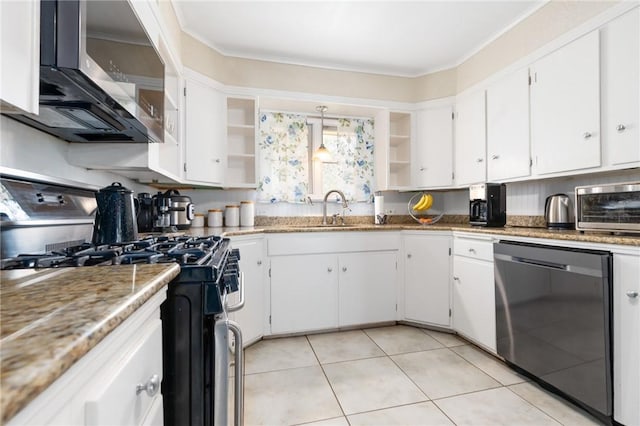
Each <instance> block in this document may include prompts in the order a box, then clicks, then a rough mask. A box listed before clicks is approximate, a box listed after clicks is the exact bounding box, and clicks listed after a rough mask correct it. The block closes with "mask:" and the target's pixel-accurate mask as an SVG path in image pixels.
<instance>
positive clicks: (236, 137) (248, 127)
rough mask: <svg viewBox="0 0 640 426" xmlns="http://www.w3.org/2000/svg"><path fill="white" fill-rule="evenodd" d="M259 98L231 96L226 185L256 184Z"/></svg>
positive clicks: (239, 186)
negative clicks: (257, 101)
mask: <svg viewBox="0 0 640 426" xmlns="http://www.w3.org/2000/svg"><path fill="white" fill-rule="evenodd" d="M255 153H256V101H255V99H253V98H232V97H228V98H227V174H226V179H225V180H226V186H228V187H236V188H250V187H255V186H256V155H255Z"/></svg>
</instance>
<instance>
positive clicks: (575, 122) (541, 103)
mask: <svg viewBox="0 0 640 426" xmlns="http://www.w3.org/2000/svg"><path fill="white" fill-rule="evenodd" d="M599 45H600V44H599V32H598V31H597V30H596V31H593V32H591V33H589V34H587V35H585V36H582V37H581V38H579V39H577V40H576V41H574V42H572V43H570V44H568V45H566V46H564V47H562V48H560V49H558V50H556V51H554V52H552V53H550V54H549V55H547V56H545V57H543V58H542V59H540V60H539V61H537V62H535V63H534V64H533V66H532V68H531V75H532V83H531V145H532V151H533V167H534V171H535V173H536V174H538V175H545V174H551V173H557V172H567V171H571V170H580V169H588V168H595V167H599V166H600V164H601V162H600V57H599V54H600V49H599Z"/></svg>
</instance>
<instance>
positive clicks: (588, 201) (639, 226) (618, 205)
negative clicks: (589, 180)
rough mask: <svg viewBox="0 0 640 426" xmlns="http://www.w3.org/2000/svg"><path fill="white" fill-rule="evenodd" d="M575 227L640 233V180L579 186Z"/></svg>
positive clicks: (588, 229)
mask: <svg viewBox="0 0 640 426" xmlns="http://www.w3.org/2000/svg"><path fill="white" fill-rule="evenodd" d="M576 229H578V230H580V231H608V232H616V233H627V232H628V233H640V182H626V183H616V184H608V185H592V186H577V187H576Z"/></svg>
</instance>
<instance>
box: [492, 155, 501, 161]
mask: <svg viewBox="0 0 640 426" xmlns="http://www.w3.org/2000/svg"><path fill="white" fill-rule="evenodd" d="M498 158H500V156H499V155H497V154H496V155H492V156H491V159H492V160H497V159H498Z"/></svg>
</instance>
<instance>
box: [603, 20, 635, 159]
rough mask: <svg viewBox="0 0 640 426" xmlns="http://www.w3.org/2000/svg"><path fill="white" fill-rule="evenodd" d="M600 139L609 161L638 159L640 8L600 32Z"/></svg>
mask: <svg viewBox="0 0 640 426" xmlns="http://www.w3.org/2000/svg"><path fill="white" fill-rule="evenodd" d="M600 34H601V43H602V56H601V59H602V64H601V65H602V68H601V70H602V76H601V77H602V89H601V90H602V142H603V145H604V149H603V151H604V155H605V161H606V162H607V163H608V165H618V164H628V163H637V162H639V161H640V142H638V141H639V140H640V131H639V130H638V126H640V122H639V121H640V8H635V9H634V10H632V11H630V12H627V13H626V14H624V15H623V16H621V17H620V18H618V19H616V20H614V21H612V22H610V23H609V24H607V25H606V26H605V27H604V28H602V30H601V32H600Z"/></svg>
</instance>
